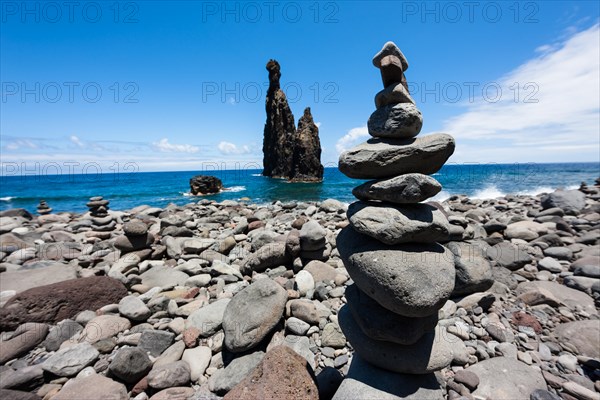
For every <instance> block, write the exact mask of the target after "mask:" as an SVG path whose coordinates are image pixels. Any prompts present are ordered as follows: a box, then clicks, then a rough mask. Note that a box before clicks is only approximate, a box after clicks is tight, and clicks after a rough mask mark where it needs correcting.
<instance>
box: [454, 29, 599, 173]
mask: <svg viewBox="0 0 600 400" xmlns="http://www.w3.org/2000/svg"><path fill="white" fill-rule="evenodd" d="M536 51H537V52H538V54H537V56H536V57H535V58H533V59H531V60H529V61H528V62H526V63H524V64H522V65H521V66H519V67H517V68H515V69H514V70H513V71H511V72H509V73H508V74H506V75H505V76H503V77H501V78H500V79H498V80H497V82H498V84H499V85H500V87H501V89H502V92H501V93H502V96H501V98H500V99H499V100H498V101H497V102H490V101H489V99H488V101H486V100H485V99H483V98H479V99H477V100H476V101H475V102H474V103H473V104H471V105H467V110H466V112H464V113H462V114H460V115H457V116H455V117H453V118H450V119H449V120H447V121H445V124H444V129H443V130H444V131H445V132H448V133H450V134H452V135H454V136H455V137H456V139H457V142H458V146H457V150H459V149H460V148H461V146H468V147H469V148H471V149H472V150H473V151H474V152H473V153H471V154H468V153H465V152H464V151H463V152H459V151H457V156H458V155H459V154H461V153H462V157H465V156H466V157H471V159H472V157H473V156H474V155H476V156H480V155H481V154H483V153H481V152H480V151H481V150H485V149H490V150H495V151H492V152H491V153H493V154H495V157H494V160H493V161H502V160H505V161H511V162H512V161H539V162H543V161H578V160H585V161H594V160H598V158H599V148H600V137H599V134H598V132H600V98H599V96H598V87H600V32H599V25H598V24H596V25H594V26H592V27H591V28H589V29H586V30H584V31H580V32H577V33H575V34H572V35H571V36H570V37H568V38H567V39H565V40H563V41H562V42H560V43H558V44H556V43H552V44H548V45H544V46H540V47H538V49H536ZM515 85H518V86H519V91H518V92H517V91H516V90H517V89H516V86H515ZM502 148H505V149H506V152H503V151H501V149H502ZM521 150H523V151H521ZM517 154H521V155H522V156H524V157H525V158H524V159H521V160H515V157H516V155H517ZM557 156H558V158H559V159H557V158H556V157H557ZM462 157H456V156H455V157H454V160H455V161H468V158H467V159H465V158H462ZM490 161H492V160H490Z"/></svg>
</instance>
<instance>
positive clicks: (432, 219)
mask: <svg viewBox="0 0 600 400" xmlns="http://www.w3.org/2000/svg"><path fill="white" fill-rule="evenodd" d="M347 214H348V220H349V221H350V224H351V225H352V227H353V228H354V229H355V230H356V231H357V232H359V233H362V234H365V235H368V236H371V237H372V238H375V239H377V240H379V241H380V242H382V243H385V244H389V245H393V244H399V243H432V242H437V241H442V240H446V239H448V235H449V233H448V230H449V224H448V220H447V219H446V216H445V215H444V214H443V213H442V212H441V211H440V210H439V209H437V208H436V207H433V206H431V205H429V204H411V205H404V206H392V205H389V204H378V203H367V202H362V201H357V202H354V203H352V204H350V207H349V208H348V213H347Z"/></svg>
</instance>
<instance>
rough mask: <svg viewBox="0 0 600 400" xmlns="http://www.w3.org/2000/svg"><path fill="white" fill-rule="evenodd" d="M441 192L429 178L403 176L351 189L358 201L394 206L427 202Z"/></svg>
mask: <svg viewBox="0 0 600 400" xmlns="http://www.w3.org/2000/svg"><path fill="white" fill-rule="evenodd" d="M441 190H442V185H440V183H439V182H438V181H436V180H435V179H433V178H432V177H430V176H427V175H423V174H405V175H400V176H396V177H394V178H391V179H384V180H373V181H369V182H366V183H363V184H362V185H360V186H357V187H355V188H354V189H352V194H353V195H354V196H356V197H357V198H358V199H360V200H381V201H386V202H388V203H395V204H413V203H419V202H421V201H424V200H427V199H428V198H430V197H433V196H435V195H436V194H438V193H439V192H440V191H441Z"/></svg>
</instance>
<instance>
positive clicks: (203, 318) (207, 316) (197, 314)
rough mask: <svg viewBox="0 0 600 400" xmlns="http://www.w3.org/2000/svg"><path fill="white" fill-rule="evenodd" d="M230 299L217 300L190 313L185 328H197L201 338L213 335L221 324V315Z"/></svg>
mask: <svg viewBox="0 0 600 400" xmlns="http://www.w3.org/2000/svg"><path fill="white" fill-rule="evenodd" d="M230 301H231V299H219V300H217V301H215V302H213V303H210V304H208V305H206V306H204V307H202V308H199V309H197V310H196V311H194V312H192V313H191V314H190V316H189V317H188V318H187V320H186V322H185V327H186V328H191V327H193V328H197V329H198V330H200V336H201V337H209V336H212V335H214V334H215V333H216V332H217V331H218V330H219V329H221V325H222V324H223V314H225V309H226V308H227V305H228V304H229V302H230Z"/></svg>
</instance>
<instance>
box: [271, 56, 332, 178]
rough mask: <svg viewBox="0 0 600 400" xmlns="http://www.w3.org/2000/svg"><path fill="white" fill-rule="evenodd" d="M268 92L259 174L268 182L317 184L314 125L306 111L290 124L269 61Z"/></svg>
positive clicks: (291, 118)
mask: <svg viewBox="0 0 600 400" xmlns="http://www.w3.org/2000/svg"><path fill="white" fill-rule="evenodd" d="M267 71H269V90H268V92H267V100H266V110H267V122H266V123H265V133H264V140H263V165H264V169H263V172H262V174H263V175H264V176H268V177H271V178H283V179H288V180H290V181H292V182H321V181H322V180H323V165H322V164H321V142H320V140H319V128H318V127H317V125H315V123H314V121H313V117H312V115H311V113H310V107H307V108H306V109H305V110H304V115H303V116H302V117H300V120H299V121H298V129H296V126H295V123H294V115H293V114H292V111H291V110H290V106H289V105H288V102H287V98H286V97H285V93H283V90H281V86H280V84H279V78H281V71H280V66H279V63H278V62H277V61H275V60H269V62H268V63H267Z"/></svg>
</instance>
